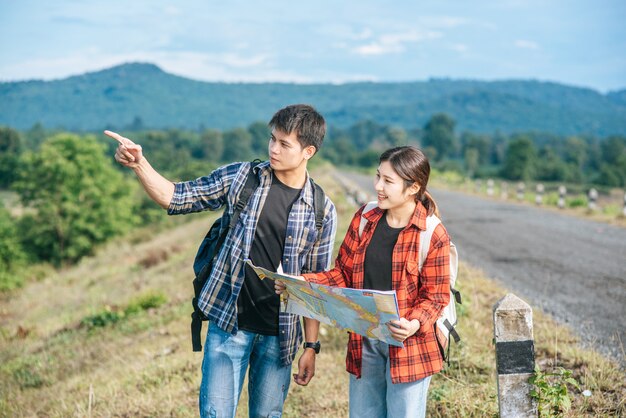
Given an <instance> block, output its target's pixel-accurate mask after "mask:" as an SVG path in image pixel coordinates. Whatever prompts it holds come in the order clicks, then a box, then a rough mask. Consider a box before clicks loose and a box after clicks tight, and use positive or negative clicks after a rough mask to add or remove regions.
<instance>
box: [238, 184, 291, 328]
mask: <svg viewBox="0 0 626 418" xmlns="http://www.w3.org/2000/svg"><path fill="white" fill-rule="evenodd" d="M300 193H301V189H294V188H291V187H289V186H286V185H284V184H282V183H281V182H280V181H279V180H278V179H277V178H276V176H273V180H272V185H271V186H270V190H269V194H268V195H267V198H266V199H265V204H264V205H263V209H262V210H261V215H260V216H259V220H258V223H257V227H256V232H255V234H254V240H253V241H252V247H251V248H250V256H249V257H250V260H252V262H253V263H254V264H255V265H257V266H260V267H264V268H266V269H268V270H271V271H276V269H277V268H278V266H279V264H280V261H281V260H282V258H283V249H284V247H285V234H286V232H287V218H288V216H289V212H290V211H291V206H292V205H293V204H294V202H295V201H296V200H297V199H298V197H299V196H300ZM245 268H246V277H245V279H244V281H243V285H242V288H241V292H240V293H239V298H238V299H237V322H238V327H239V329H243V330H246V331H250V332H256V333H258V334H263V335H278V311H279V309H280V298H279V296H278V295H277V294H276V293H275V292H274V282H273V281H272V280H269V279H265V280H261V279H259V277H258V276H257V275H256V273H255V272H254V270H252V268H250V267H249V266H248V265H246V267H245Z"/></svg>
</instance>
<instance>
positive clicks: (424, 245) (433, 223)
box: [419, 215, 441, 272]
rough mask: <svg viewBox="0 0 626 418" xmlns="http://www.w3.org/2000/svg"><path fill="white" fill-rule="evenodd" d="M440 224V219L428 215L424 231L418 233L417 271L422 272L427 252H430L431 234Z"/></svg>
mask: <svg viewBox="0 0 626 418" xmlns="http://www.w3.org/2000/svg"><path fill="white" fill-rule="evenodd" d="M440 223H441V219H439V218H438V217H436V216H435V215H430V216H428V217H426V230H425V231H422V232H420V249H419V255H420V258H419V271H420V272H421V271H422V266H423V265H424V261H426V257H427V256H428V250H430V240H431V238H432V237H433V232H435V228H437V226H438V225H439V224H440Z"/></svg>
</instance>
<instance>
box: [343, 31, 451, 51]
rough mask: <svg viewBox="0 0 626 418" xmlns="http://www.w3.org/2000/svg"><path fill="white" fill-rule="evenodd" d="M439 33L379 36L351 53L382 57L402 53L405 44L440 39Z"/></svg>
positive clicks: (407, 33)
mask: <svg viewBox="0 0 626 418" xmlns="http://www.w3.org/2000/svg"><path fill="white" fill-rule="evenodd" d="M440 37H441V33H440V32H435V31H428V32H420V31H417V30H410V31H407V32H404V33H393V34H386V35H381V36H380V37H379V38H378V39H376V40H374V41H372V42H370V43H368V44H366V45H361V46H357V47H355V48H354V49H353V52H354V53H356V54H358V55H383V54H393V53H399V52H403V51H404V50H405V49H406V44H410V43H418V42H422V41H425V40H428V39H435V38H440Z"/></svg>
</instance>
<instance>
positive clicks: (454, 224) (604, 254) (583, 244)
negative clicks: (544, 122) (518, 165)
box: [343, 173, 626, 366]
mask: <svg viewBox="0 0 626 418" xmlns="http://www.w3.org/2000/svg"><path fill="white" fill-rule="evenodd" d="M343 175H345V176H346V177H347V178H349V179H350V180H351V181H352V182H353V183H354V184H358V185H359V186H360V187H362V188H364V189H365V190H367V191H368V192H372V179H370V178H369V177H367V176H362V175H359V174H352V173H343ZM431 194H432V195H433V196H434V198H435V200H436V201H437V203H438V205H439V208H440V211H441V214H442V218H443V222H444V225H445V226H446V228H447V229H448V233H449V234H450V236H451V238H452V241H453V242H454V243H455V244H456V245H457V248H458V250H459V257H460V258H461V259H462V260H463V261H464V262H467V263H469V264H470V265H473V266H475V267H478V268H481V269H482V270H484V271H485V272H486V273H487V274H488V275H489V276H490V277H492V278H494V279H497V280H499V281H500V282H501V283H503V284H504V285H505V286H506V287H507V288H508V289H510V290H511V291H512V292H514V293H515V294H517V295H518V296H519V297H521V298H522V299H524V300H526V301H527V302H529V303H530V304H532V305H533V306H535V307H539V308H541V309H543V310H544V311H545V312H547V313H548V314H550V315H551V316H552V317H554V318H555V319H556V320H557V321H559V322H560V323H563V324H566V325H568V326H569V327H570V328H571V329H572V330H573V331H574V332H575V333H576V334H578V335H579V336H580V337H581V339H582V341H583V343H584V344H585V345H589V346H593V347H595V348H596V349H598V350H599V351H601V352H603V353H604V354H605V355H608V356H610V357H611V358H613V359H615V360H617V361H618V362H620V363H621V364H622V366H624V365H625V364H626V361H625V357H624V349H625V346H626V334H625V329H626V306H625V305H626V228H621V227H617V226H612V225H608V224H603V223H599V222H595V221H589V220H584V219H580V218H575V217H572V216H568V215H564V214H560V213H557V212H554V211H551V210H542V209H540V208H537V207H533V206H528V205H521V204H516V203H506V202H501V201H496V200H491V199H483V198H479V197H475V196H470V195H465V194H462V193H456V192H449V191H443V190H432V191H431ZM459 280H463V278H462V277H461V278H460V279H459Z"/></svg>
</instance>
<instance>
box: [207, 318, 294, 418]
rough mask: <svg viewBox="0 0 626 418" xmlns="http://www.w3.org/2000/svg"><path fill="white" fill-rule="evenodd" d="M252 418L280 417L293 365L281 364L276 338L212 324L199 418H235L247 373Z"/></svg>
mask: <svg viewBox="0 0 626 418" xmlns="http://www.w3.org/2000/svg"><path fill="white" fill-rule="evenodd" d="M248 366H250V372H249V374H248V396H249V400H248V407H249V414H250V417H264V418H265V417H280V416H281V415H282V410H283V403H284V402H285V398H286V397H287V391H288V390H289V382H290V380H291V366H290V365H288V366H284V365H282V364H281V362H280V348H279V342H278V337H277V336H268V335H261V334H256V333H253V332H247V331H241V330H240V331H238V332H237V334H236V335H232V334H229V333H227V332H224V331H222V330H221V329H220V328H218V327H217V326H215V325H213V324H212V323H210V324H209V331H208V334H207V338H206V344H205V346H204V360H203V362H202V384H201V385H200V416H201V417H202V418H205V417H207V418H208V417H220V418H221V417H234V416H235V412H236V410H237V403H238V401H239V396H240V395H241V388H242V386H243V381H244V377H245V374H246V371H247V369H248Z"/></svg>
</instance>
